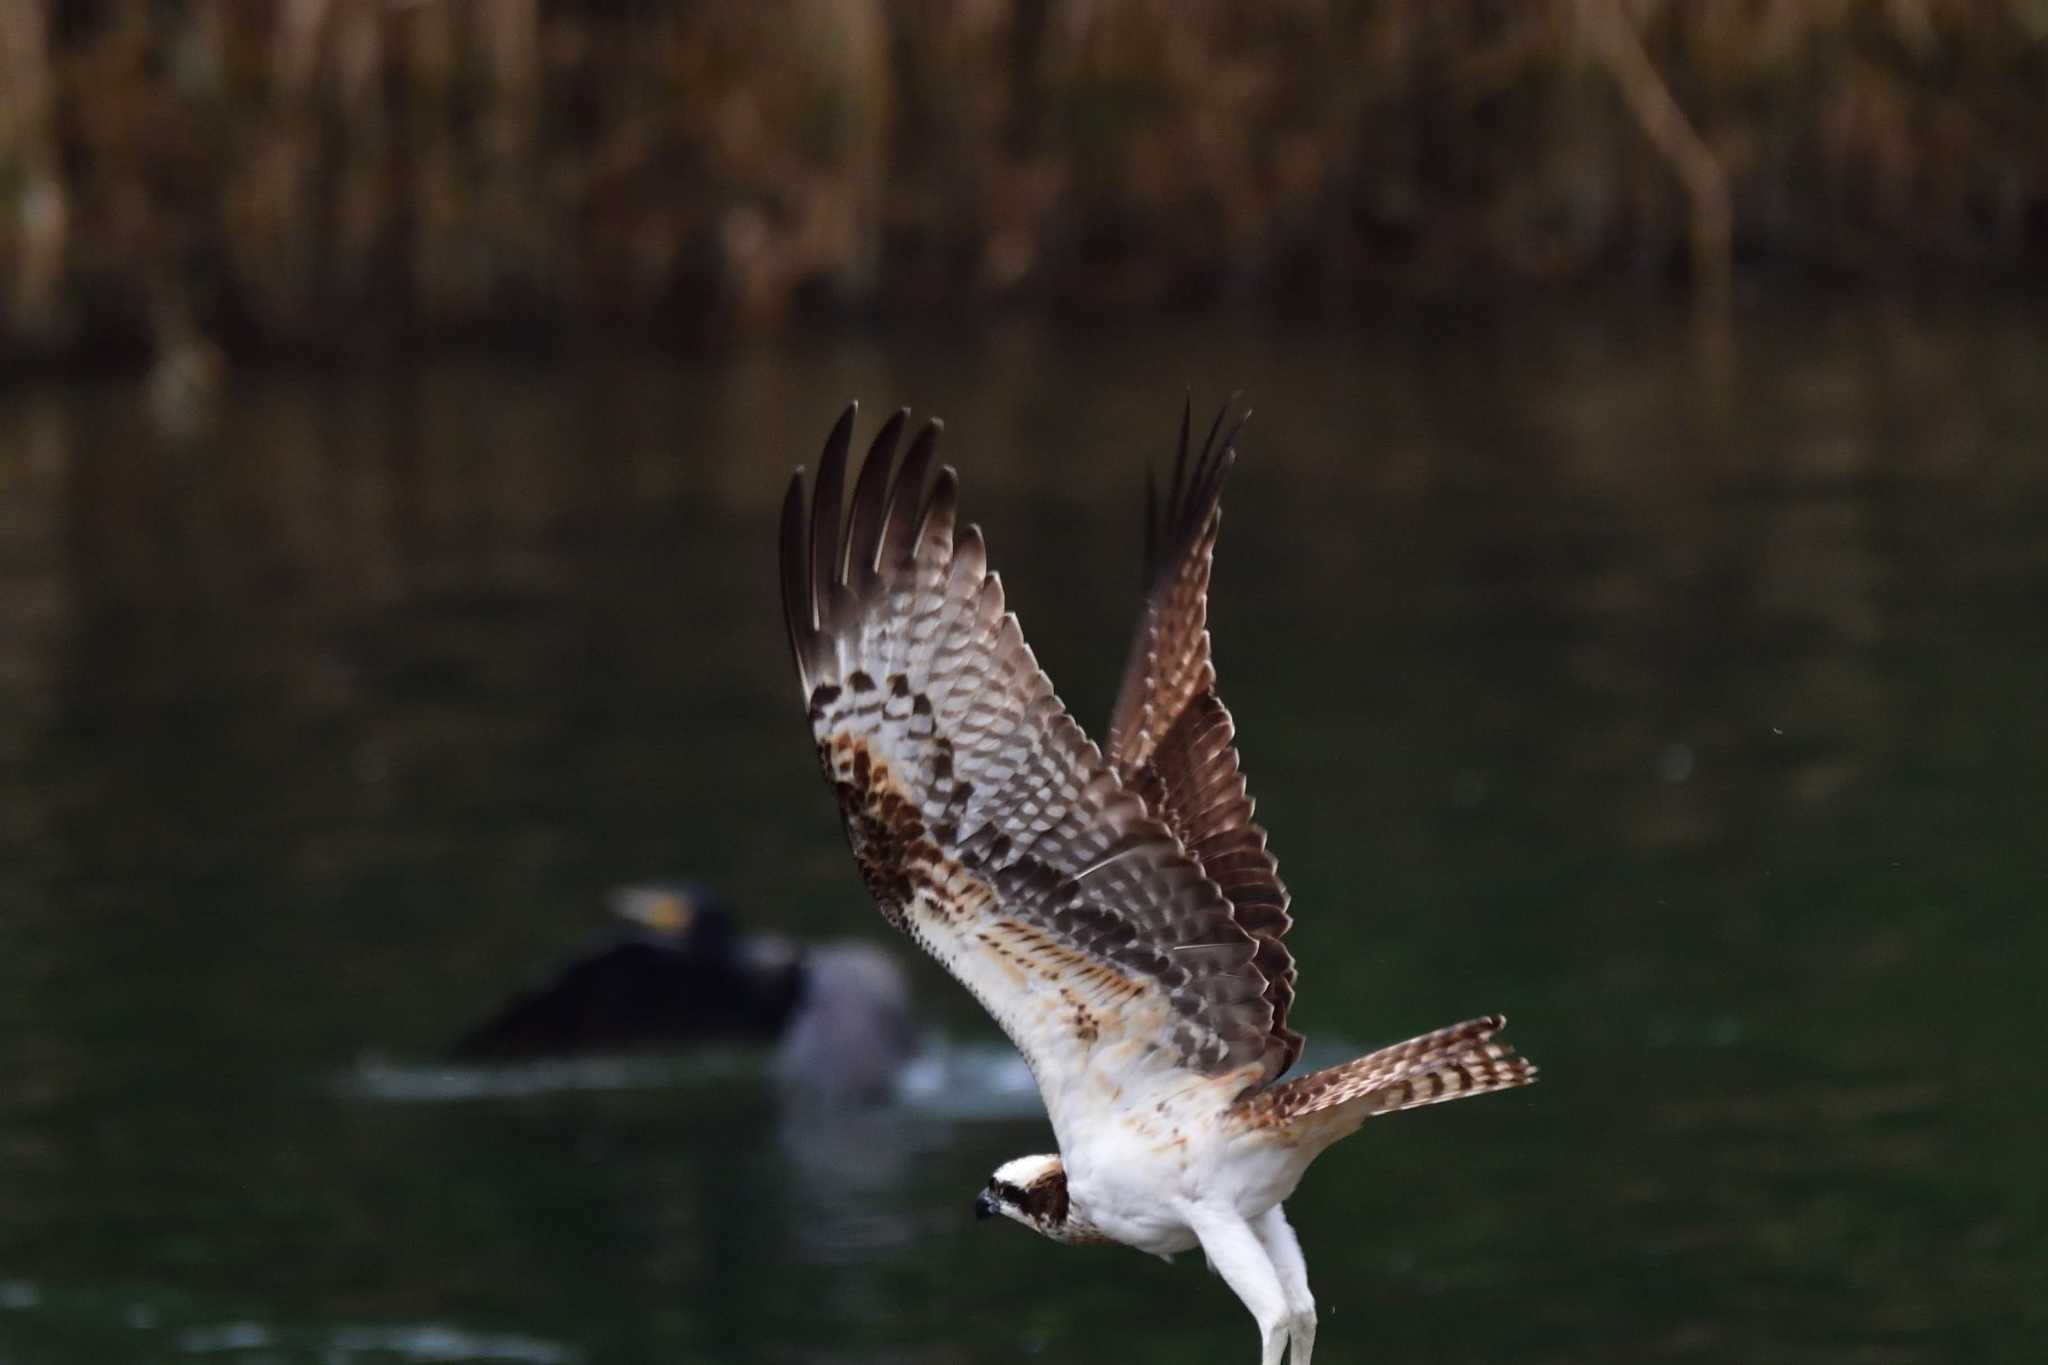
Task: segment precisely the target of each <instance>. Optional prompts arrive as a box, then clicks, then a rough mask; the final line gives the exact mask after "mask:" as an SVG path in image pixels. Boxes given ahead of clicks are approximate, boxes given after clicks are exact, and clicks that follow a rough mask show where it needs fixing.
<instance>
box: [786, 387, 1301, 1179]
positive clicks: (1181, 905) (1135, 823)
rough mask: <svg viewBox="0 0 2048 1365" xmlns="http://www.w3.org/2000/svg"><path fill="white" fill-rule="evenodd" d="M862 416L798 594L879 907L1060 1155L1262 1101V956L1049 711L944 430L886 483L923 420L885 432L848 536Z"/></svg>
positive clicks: (847, 428)
mask: <svg viewBox="0 0 2048 1365" xmlns="http://www.w3.org/2000/svg"><path fill="white" fill-rule="evenodd" d="M853 415H854V410H853V409H852V408H848V409H847V411H846V413H845V415H844V416H842V417H841V418H840V420H839V423H838V425H837V426H836V427H835V428H834V429H833V431H832V435H831V437H830V438H829V439H828V440H827V442H826V445H825V451H824V455H823V458H822V459H821V461H820V464H819V469H818V479H817V487H816V489H815V491H814V497H813V503H812V507H811V509H810V515H809V517H808V519H807V518H806V516H805V508H804V493H803V476H802V472H801V471H799V472H798V475H797V477H796V478H795V479H794V480H792V482H791V484H790V490H789V496H788V499H787V500H786V501H785V503H784V505H783V513H782V589H783V611H784V615H785V617H786V619H787V621H788V625H789V636H790V644H791V648H792V649H793V651H794V653H795V656H796V664H797V673H798V677H799V680H800V682H801V685H802V688H803V695H804V700H805V702H806V704H807V706H808V707H809V714H810V722H811V733H812V736H813V737H814V739H815V740H816V742H817V746H818V758H819V762H820V763H821V765H822V766H823V768H824V770H825V776H826V778H827V780H828V781H829V782H830V783H831V784H832V786H833V789H834V790H835V792H836V793H837V794H838V797H839V807H840V813H841V815H842V816H843V817H844V818H845V821H846V833H847V839H848V842H849V843H850V844H851V845H852V847H853V853H854V858H855V860H856V861H857V862H858V863H859V865H860V870H861V875H862V877H863V878H864V879H865V881H866V882H867V886H868V890H869V891H870V892H871V893H872V894H873V896H874V898H875V901H876V903H877V904H878V905H879V906H880V907H881V910H882V913H883V915H884V916H885V917H887V918H888V920H889V921H890V923H892V924H894V925H896V926H897V927H898V928H899V929H902V930H903V931H904V932H906V933H908V934H909V935H910V936H911V937H912V938H913V939H915V940H917V942H918V944H919V945H920V946H921V947H923V948H924V949H925V950H926V951H927V952H929V953H931V955H932V956H933V957H935V958H937V959H938V961H939V962H940V963H941V964H943V965H944V966H945V967H946V969H947V970H948V971H950V972H951V973H952V974H953V975H954V976H955V977H956V978H958V979H959V980H960V982H961V983H962V984H963V985H965V986H966V987H967V988H968V989H969V990H970V991H972V992H973V993H974V994H975V996H976V997H977V998H978V999H979V1000H980V1001H981V1003H982V1005H983V1007H984V1008H986V1009H987V1010H988V1011H989V1013H990V1014H991V1015H993V1016H994V1017H995V1019H996V1022H997V1023H998V1024H1000V1025H1001V1026H1002V1028H1003V1030H1004V1031H1005V1032H1006V1033H1007V1034H1009V1036H1010V1038H1011V1040H1012V1041H1013V1042H1014V1043H1016V1045H1017V1047H1018V1049H1019V1051H1021V1052H1022V1053H1023V1054H1024V1057H1025V1059H1026V1061H1027V1062H1029V1063H1030V1065H1031V1068H1032V1071H1033V1074H1034V1075H1035V1076H1036V1077H1037V1079H1038V1084H1039V1089H1040V1091H1041V1093H1043V1095H1044V1097H1045V1101H1046V1107H1047V1110H1048V1111H1049V1112H1050V1114H1051V1116H1052V1119H1053V1124H1054V1127H1055V1129H1056V1130H1058V1131H1059V1132H1060V1133H1061V1135H1062V1140H1063V1141H1064V1140H1065V1134H1066V1132H1067V1131H1068V1125H1069V1124H1070V1123H1071V1122H1072V1120H1073V1119H1074V1118H1075V1117H1076V1116H1077V1115H1080V1114H1082V1113H1085V1112H1088V1109H1090V1108H1092V1109H1100V1108H1104V1107H1110V1106H1115V1105H1118V1104H1135V1103H1140V1102H1144V1097H1145V1096H1146V1095H1148V1094H1150V1093H1152V1092H1154V1091H1156V1089H1157V1088H1158V1087H1159V1086H1160V1085H1162V1084H1183V1085H1184V1084H1186V1083H1187V1082H1188V1081H1189V1080H1190V1079H1192V1078H1193V1077H1195V1076H1201V1077H1212V1078H1219V1077H1228V1076H1232V1075H1242V1076H1243V1077H1244V1079H1245V1083H1246V1084H1250V1083H1251V1082H1252V1081H1254V1080H1256V1079H1257V1078H1258V1076H1259V1075H1261V1074H1262V1068H1263V1066H1264V1064H1265V1061H1266V1053H1267V1049H1268V1046H1269V1039H1270V1034H1271V1028H1272V1007H1271V1005H1270V1004H1269V1003H1268V1001H1267V995H1266V986H1267V983H1266V980H1265V978H1264V976H1263V975H1262V974H1261V973H1260V972H1259V970H1258V968H1257V967H1256V966H1254V965H1253V958H1254V956H1255V955H1256V952H1257V946H1256V945H1255V944H1254V943H1253V942H1252V939H1251V936H1250V935H1249V934H1247V933H1246V932H1245V931H1244V930H1243V929H1242V928H1240V927H1239V926H1238V924H1237V921H1236V920H1235V918H1234V917H1233V916H1232V913H1231V907H1230V903H1229V902H1228V901H1227V900H1225V899H1224V897H1223V894H1222V892H1221V891H1219V890H1218V889H1217V887H1216V884H1215V883H1214V882H1211V881H1210V880H1209V879H1208V878H1207V877H1205V876H1204V875H1203V874H1202V870H1201V868H1200V866H1199V865H1198V864H1197V863H1196V861H1195V860H1194V858H1193V857H1191V856H1190V855H1189V854H1188V852H1187V851H1186V849H1185V848H1183V847H1182V845H1181V842H1180V840H1179V839H1178V838H1176V837H1175V836H1174V834H1173V833H1172V831H1171V830H1169V829H1168V828H1167V827H1166V826H1165V825H1164V824H1163V823H1161V822H1160V821H1159V820H1158V819H1157V818H1155V817H1154V816H1153V815H1152V814H1150V813H1149V812H1148V810H1147V808H1146V805H1145V803H1144V802H1143V801H1142V800H1140V799H1139V798H1138V797H1137V796H1136V795H1135V794H1133V793H1132V792H1130V791H1128V790H1126V789H1125V787H1124V785H1123V784H1122V783H1121V782H1120V781H1119V780H1118V779H1117V776H1116V774H1115V773H1114V772H1113V771H1111V769H1110V767H1109V765H1108V764H1107V763H1105V762H1104V761H1103V759H1102V756H1101V753H1100V752H1099V751H1098V750H1097V749H1096V747H1095V745H1094V744H1093V743H1091V742H1090V741H1089V740H1088V738H1087V737H1086V736H1085V735H1083V734H1082V733H1081V729H1080V727H1079V726H1078V725H1076V724H1075V723H1074V720H1073V718H1072V717H1071V716H1069V715H1068V714H1067V712H1066V710H1065V708H1064V707H1063V706H1062V705H1061V704H1060V701H1059V699H1058V698H1057V697H1056V696H1054V695H1053V690H1052V684H1051V682H1050V681H1049V680H1048V679H1047V678H1046V676H1045V674H1044V673H1042V672H1041V671H1040V670H1039V668H1038V663H1037V660H1036V659H1035V658H1034V657H1033V656H1032V653H1031V650H1030V648H1029V647H1028V646H1026V645H1025V643H1024V637H1023V634H1022V632H1021V631H1020V630H1019V628H1018V625H1017V618H1016V617H1015V616H1014V615H1012V614H1010V613H1008V612H1007V611H1005V609H1004V606H1003V592H1002V586H1001V584H1000V582H999V581H998V580H997V579H996V577H995V576H994V575H993V574H990V573H989V572H988V568H987V560H986V556H985V553H984V550H983V546H982V540H981V533H980V531H979V530H978V529H977V528H975V527H973V526H968V527H966V528H964V529H956V526H955V500H956V497H957V484H956V481H955V477H954V474H953V471H952V470H951V469H941V470H940V471H939V473H938V475H937V476H936V478H933V477H932V475H931V473H930V470H931V464H932V459H933V452H934V447H935V445H936V443H937V439H938V433H939V427H938V424H937V423H931V424H929V425H927V426H926V427H925V428H924V430H923V431H922V432H921V433H920V434H919V436H918V437H917V439H916V440H915V442H913V443H912V445H911V448H910V453H909V455H908V457H907V458H906V459H905V461H904V463H903V467H902V468H901V470H900V471H898V472H896V474H895V476H894V478H893V479H892V478H891V477H890V475H891V466H892V465H893V463H894V456H895V451H896V447H897V445H898V444H899V442H900V441H901V439H902V435H903V429H904V426H905V423H906V420H907V416H908V414H907V413H902V412H899V413H897V414H896V415H895V416H894V417H893V418H891V419H890V421H889V422H888V424H887V425H885V426H884V427H883V429H882V431H881V433H880V434H879V435H878V436H877V437H876V438H875V442H874V445H873V446H872V447H871V448H870V450H869V452H868V457H867V460H866V463H865V465H864V466H863V467H862V469H861V472H860V478H859V482H858V484H857V486H856V487H855V489H854V491H853V498H852V505H851V510H850V512H849V513H848V514H847V516H846V520H845V522H844V525H843V527H842V522H841V512H840V500H841V490H842V488H843V485H844V482H845V473H846V461H847V451H848V446H849V444H850V441H851V438H852V427H853ZM842 532H843V534H842ZM1084 1106H1086V1107H1085V1108H1084Z"/></svg>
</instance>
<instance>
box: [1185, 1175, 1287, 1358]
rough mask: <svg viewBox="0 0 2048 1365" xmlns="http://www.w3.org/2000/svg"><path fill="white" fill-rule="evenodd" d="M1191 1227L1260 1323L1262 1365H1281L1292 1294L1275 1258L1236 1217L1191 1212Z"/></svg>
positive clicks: (1213, 1264) (1212, 1262) (1211, 1262)
mask: <svg viewBox="0 0 2048 1365" xmlns="http://www.w3.org/2000/svg"><path fill="white" fill-rule="evenodd" d="M1187 1220H1188V1226H1189V1227H1190V1228H1192V1229H1193V1230H1194V1234H1195V1236H1196V1237H1197V1238H1199V1239H1200V1241H1201V1243H1202V1251H1203V1253H1204V1254H1205V1255H1207V1256H1208V1258H1209V1266H1210V1268H1211V1269H1213V1270H1214V1271H1215V1272H1216V1273H1217V1274H1218V1275H1221V1276H1222V1277H1223V1282H1224V1283H1225V1284H1227V1285H1229V1286H1230V1287H1231V1289H1232V1290H1234V1291H1235V1292H1236V1294H1237V1297H1238V1298H1240V1299H1242V1300H1244V1306H1245V1307H1246V1308H1249V1309H1251V1311H1252V1317H1254V1318H1255V1319H1257V1320H1258V1324H1259V1341H1260V1342H1261V1344H1262V1347H1263V1353H1262V1354H1261V1355H1260V1357H1259V1365H1280V1360H1281V1357H1282V1356H1283V1355H1284V1354H1285V1353H1286V1351H1287V1343H1288V1340H1289V1335H1290V1334H1289V1331H1288V1307H1287V1295H1286V1292H1285V1291H1284V1290H1282V1289H1281V1287H1280V1276H1279V1274H1278V1273H1277V1272H1276V1271H1275V1270H1274V1269H1273V1261H1272V1258H1271V1257H1269V1256H1267V1254H1266V1248H1265V1247H1264V1246H1262V1245H1261V1244H1260V1242H1259V1239H1258V1235H1257V1234H1256V1233H1254V1232H1253V1231H1252V1227H1251V1224H1249V1223H1247V1222H1245V1221H1244V1220H1243V1219H1242V1218H1239V1217H1237V1216H1236V1215H1235V1214H1234V1213H1228V1212H1223V1211H1219V1210H1212V1209H1200V1208H1189V1209H1188V1210H1187Z"/></svg>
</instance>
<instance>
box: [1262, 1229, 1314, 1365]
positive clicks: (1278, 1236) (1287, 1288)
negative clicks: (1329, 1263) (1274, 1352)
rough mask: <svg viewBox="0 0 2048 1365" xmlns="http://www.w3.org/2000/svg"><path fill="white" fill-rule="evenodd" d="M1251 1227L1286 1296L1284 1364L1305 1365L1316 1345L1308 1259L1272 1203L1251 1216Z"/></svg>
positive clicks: (1307, 1364)
mask: <svg viewBox="0 0 2048 1365" xmlns="http://www.w3.org/2000/svg"><path fill="white" fill-rule="evenodd" d="M1252 1231H1253V1232H1254V1233H1255V1234H1257V1236H1258V1239H1259V1245H1260V1246H1262V1247H1264V1248H1265V1249H1266V1259H1267V1260H1269V1261H1271V1262H1272V1263H1273V1272H1274V1274H1276V1275H1278V1276H1279V1277H1280V1292H1281V1294H1282V1295H1283V1296H1284V1297H1285V1298H1286V1300H1287V1317H1288V1331H1289V1333H1290V1335H1291V1336H1292V1339H1293V1342H1294V1345H1293V1347H1292V1349H1291V1350H1289V1352H1288V1355H1287V1365H1309V1355H1310V1354H1311V1353H1312V1352H1313V1351H1314V1350H1315V1348H1316V1300H1315V1295H1313V1294H1311V1293H1309V1291H1308V1263H1307V1262H1306V1261H1304V1260H1303V1259H1302V1256H1301V1241H1300V1239H1299V1238H1297V1237H1296V1236H1295V1235H1294V1229H1293V1227H1292V1226H1290V1225H1289V1224H1288V1222H1287V1215H1286V1214H1285V1213H1283V1212H1281V1210H1280V1206H1279V1205H1278V1204H1275V1205H1274V1206H1273V1207H1272V1208H1270V1209H1267V1210H1266V1211H1265V1212H1264V1213H1262V1214H1260V1215H1259V1216H1258V1217H1257V1218H1255V1219H1253V1220H1252Z"/></svg>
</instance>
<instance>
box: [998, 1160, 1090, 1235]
mask: <svg viewBox="0 0 2048 1365" xmlns="http://www.w3.org/2000/svg"><path fill="white" fill-rule="evenodd" d="M999 1213H1000V1214H1001V1215H1002V1216H1003V1217H1005V1218H1008V1219H1011V1220H1013V1221H1015V1222H1019V1223H1022V1224H1023V1225H1024V1226H1025V1227H1027V1228H1030V1229H1031V1230H1032V1231H1033V1232H1037V1233H1042V1234H1044V1235H1045V1236H1047V1237H1050V1238H1052V1239H1053V1240H1054V1241H1055V1242H1100V1241H1103V1240H1105V1239H1104V1237H1103V1236H1102V1234H1101V1233H1100V1232H1099V1231H1097V1230H1096V1228H1095V1226H1094V1225H1093V1224H1092V1223H1090V1222H1089V1221H1088V1220H1087V1219H1086V1218H1085V1217H1083V1216H1081V1215H1080V1214H1079V1213H1077V1212H1076V1211H1075V1209H1074V1206H1073V1201H1072V1199H1071V1198H1069V1196H1068V1194H1067V1169H1066V1167H1065V1166H1063V1165H1062V1164H1061V1163H1060V1159H1059V1157H1058V1156H1056V1155H1052V1154H1047V1155H1044V1156H1020V1157H1018V1158H1016V1159H1015V1160H1012V1161H1006V1162H1004V1163H1003V1164H1002V1165H1000V1166H998V1167H996V1173H995V1174H994V1175H992V1176H990V1177H989V1178H988V1185H987V1186H986V1187H985V1188H984V1189H983V1190H982V1192H981V1193H980V1194H978V1195H976V1196H975V1197H974V1216H975V1217H976V1218H992V1217H994V1216H995V1215H996V1214H999Z"/></svg>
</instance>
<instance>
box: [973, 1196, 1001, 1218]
mask: <svg viewBox="0 0 2048 1365" xmlns="http://www.w3.org/2000/svg"><path fill="white" fill-rule="evenodd" d="M974 1216H975V1217H976V1218H978V1219H986V1218H993V1217H995V1216H996V1201H995V1200H993V1199H991V1198H989V1197H988V1191H987V1190H983V1191H982V1192H981V1193H980V1194H977V1195H975V1196H974Z"/></svg>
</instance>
